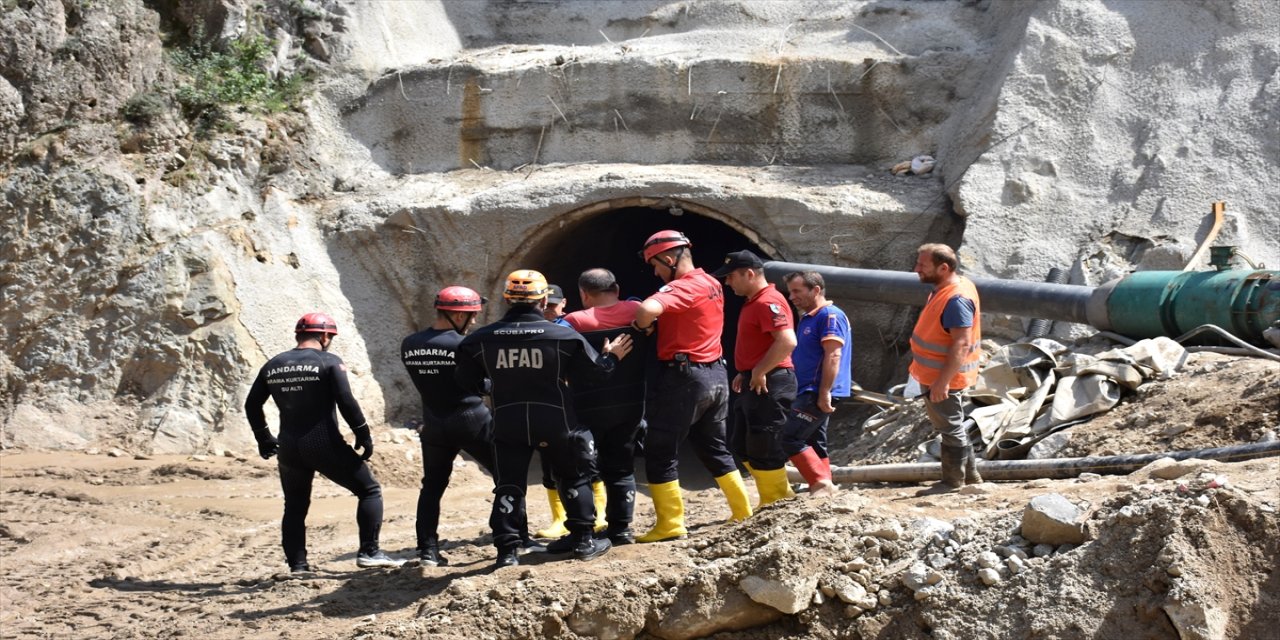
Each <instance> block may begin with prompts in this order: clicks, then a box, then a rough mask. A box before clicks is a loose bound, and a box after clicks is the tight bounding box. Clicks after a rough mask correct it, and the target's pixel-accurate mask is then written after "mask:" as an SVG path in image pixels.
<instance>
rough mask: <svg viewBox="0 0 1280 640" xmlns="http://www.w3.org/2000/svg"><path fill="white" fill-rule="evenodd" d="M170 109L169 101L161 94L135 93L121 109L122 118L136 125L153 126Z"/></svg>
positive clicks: (149, 92)
mask: <svg viewBox="0 0 1280 640" xmlns="http://www.w3.org/2000/svg"><path fill="white" fill-rule="evenodd" d="M168 109H169V103H168V100H166V99H165V97H164V96H163V95H161V94H159V93H155V92H151V91H146V92H143V93H135V94H134V95H133V97H131V98H129V99H128V100H126V101H125V103H124V106H122V107H120V116H121V117H123V118H124V119H125V120H128V121H129V122H132V123H134V124H136V125H140V126H145V125H149V124H152V123H154V122H156V121H157V120H159V119H160V116H162V115H164V112H165V111H167V110H168Z"/></svg>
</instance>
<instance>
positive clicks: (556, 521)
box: [533, 489, 569, 538]
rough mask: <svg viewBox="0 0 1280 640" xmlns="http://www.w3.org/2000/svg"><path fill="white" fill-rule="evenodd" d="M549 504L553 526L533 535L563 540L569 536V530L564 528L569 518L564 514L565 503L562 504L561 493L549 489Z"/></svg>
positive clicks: (550, 525) (548, 526)
mask: <svg viewBox="0 0 1280 640" xmlns="http://www.w3.org/2000/svg"><path fill="white" fill-rule="evenodd" d="M547 502H548V503H549V504H550V505H551V524H549V525H547V528H545V529H539V530H537V531H534V532H533V535H534V536H535V537H538V538H563V537H565V536H567V535H569V530H568V529H566V528H565V526H564V521H565V518H566V517H568V516H566V515H565V513H564V503H563V502H560V493H559V492H557V491H556V490H555V489H547Z"/></svg>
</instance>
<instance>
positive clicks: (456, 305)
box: [436, 285, 485, 311]
mask: <svg viewBox="0 0 1280 640" xmlns="http://www.w3.org/2000/svg"><path fill="white" fill-rule="evenodd" d="M484 302H485V300H484V298H482V297H480V294H478V293H476V292H475V291H473V290H471V289H468V288H466V287H459V286H457V285H454V286H452V287H445V288H443V289H441V290H440V293H437V294H436V308H437V309H440V310H441V311H479V310H480V305H482V304H484Z"/></svg>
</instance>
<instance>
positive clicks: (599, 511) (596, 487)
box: [591, 480, 609, 531]
mask: <svg viewBox="0 0 1280 640" xmlns="http://www.w3.org/2000/svg"><path fill="white" fill-rule="evenodd" d="M591 500H592V501H593V502H595V503H596V531H604V530H605V529H608V528H609V521H608V520H606V519H605V516H604V507H605V502H606V499H605V493H604V483H603V482H601V481H599V480H596V481H595V482H592V483H591Z"/></svg>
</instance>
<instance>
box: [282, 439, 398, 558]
mask: <svg viewBox="0 0 1280 640" xmlns="http://www.w3.org/2000/svg"><path fill="white" fill-rule="evenodd" d="M315 445H316V443H315V442H308V443H306V444H304V445H303V446H302V447H301V450H299V447H298V446H297V443H293V442H290V441H289V440H287V439H284V438H282V439H281V441H280V454H279V458H278V462H279V469H280V488H281V489H283V490H284V517H283V518H282V519H281V522H280V529H281V543H282V545H283V546H284V557H285V561H286V562H288V563H289V566H290V567H296V566H298V565H302V564H306V562H307V512H308V511H309V510H310V509H311V485H312V482H313V481H314V480H315V475H316V473H319V474H320V475H322V476H324V477H326V478H328V479H329V480H332V481H333V482H334V484H337V485H338V486H340V487H343V488H344V489H346V490H348V491H350V492H351V493H352V494H353V495H355V496H356V498H357V499H358V502H357V503H356V524H357V525H358V526H359V527H360V552H361V553H373V552H375V551H377V550H378V536H379V534H380V533H381V529H382V486H381V485H379V484H378V481H377V480H375V479H374V477H373V472H372V471H370V470H369V465H367V464H365V462H364V460H361V459H360V455H359V454H357V453H356V452H355V450H354V449H352V448H351V447H350V446H349V445H347V444H346V443H345V442H341V443H336V442H331V443H330V445H329V446H327V447H324V448H319V447H316V446H315Z"/></svg>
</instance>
